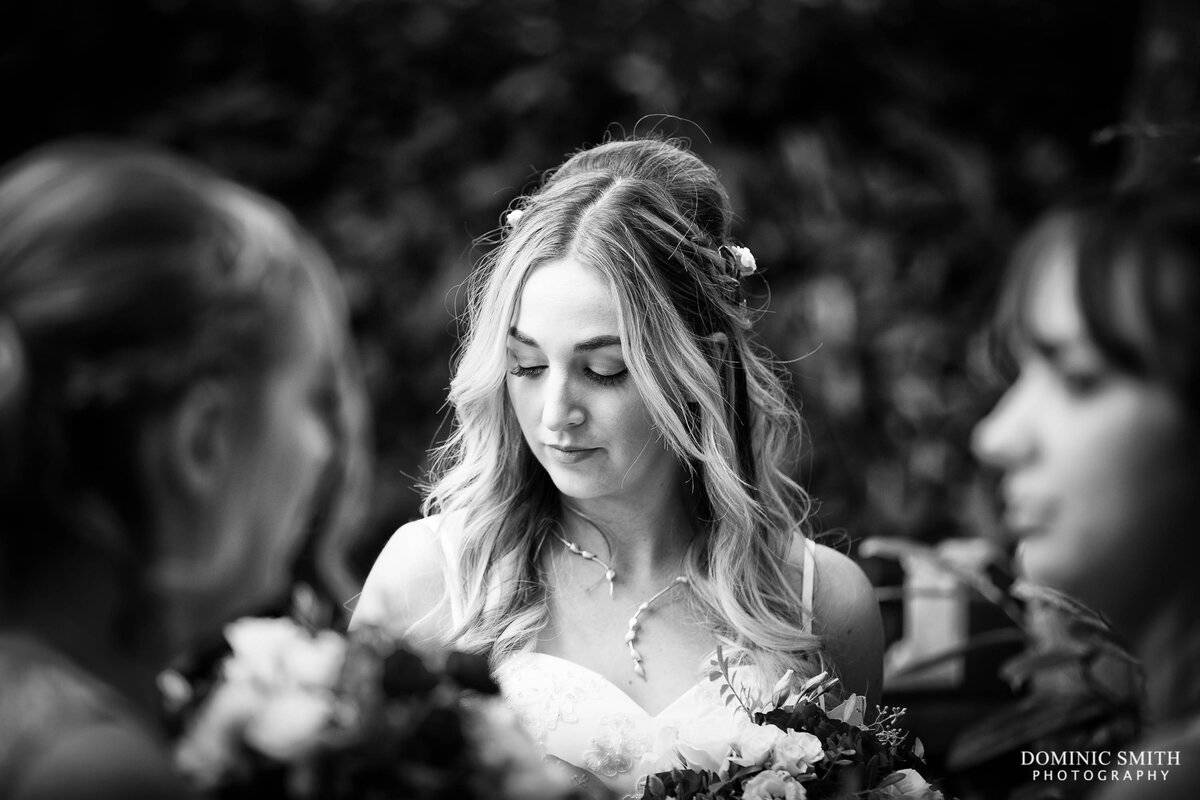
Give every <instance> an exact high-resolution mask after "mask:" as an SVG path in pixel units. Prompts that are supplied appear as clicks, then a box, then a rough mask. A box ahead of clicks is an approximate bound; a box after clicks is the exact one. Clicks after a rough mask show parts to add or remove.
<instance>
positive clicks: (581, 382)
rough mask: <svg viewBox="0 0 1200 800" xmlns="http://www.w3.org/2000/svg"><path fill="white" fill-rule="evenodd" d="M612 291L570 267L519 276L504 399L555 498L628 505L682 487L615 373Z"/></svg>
mask: <svg viewBox="0 0 1200 800" xmlns="http://www.w3.org/2000/svg"><path fill="white" fill-rule="evenodd" d="M618 330H619V328H618V325H617V308H616V304H615V302H614V300H613V296H612V292H611V290H610V289H609V286H608V284H607V283H606V282H605V280H604V279H603V277H602V276H601V275H600V273H599V272H597V271H596V270H594V269H592V268H590V267H587V266H585V265H583V264H580V263H579V262H578V261H575V260H572V259H564V260H562V261H556V262H551V263H547V264H542V265H539V266H537V267H535V268H534V269H533V270H532V271H531V272H530V274H529V276H528V278H527V280H526V282H525V286H524V289H523V290H522V292H521V296H520V302H519V306H518V310H517V315H516V319H515V320H514V323H513V327H512V329H511V330H510V331H509V335H508V377H507V379H506V381H507V388H508V397H509V400H510V402H511V403H512V407H513V410H514V411H515V413H516V417H517V421H518V423H519V424H520V426H521V432H522V433H523V434H524V437H525V441H526V443H527V444H528V445H529V449H530V450H531V451H533V455H534V457H535V458H537V460H538V463H540V464H541V465H542V466H543V467H544V468H545V470H546V472H548V473H549V475H550V478H551V480H553V481H554V485H555V486H556V487H557V488H558V490H559V491H560V492H562V494H563V495H565V496H567V497H570V498H573V499H575V500H581V501H588V500H602V499H603V500H612V499H615V500H618V501H624V502H633V503H636V499H637V498H638V497H639V496H645V495H646V494H647V493H661V492H663V491H667V490H670V489H671V487H672V486H673V485H678V484H679V483H681V482H682V474H681V468H680V466H679V464H678V462H677V460H676V458H675V457H674V455H672V454H671V453H670V452H669V451H668V450H667V449H666V447H665V445H664V443H663V441H662V439H661V438H660V437H659V436H658V434H657V433H656V431H655V427H654V424H653V422H652V420H651V417H650V413H649V410H648V409H647V408H646V404H645V403H644V402H643V400H642V397H641V395H640V393H639V392H638V390H637V388H636V387H635V386H634V383H633V379H632V378H631V376H630V375H629V372H628V370H627V369H626V365H625V358H624V356H623V354H622V350H621V339H620V335H619V333H618Z"/></svg>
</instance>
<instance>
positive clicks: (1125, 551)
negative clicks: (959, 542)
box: [1022, 400, 1200, 614]
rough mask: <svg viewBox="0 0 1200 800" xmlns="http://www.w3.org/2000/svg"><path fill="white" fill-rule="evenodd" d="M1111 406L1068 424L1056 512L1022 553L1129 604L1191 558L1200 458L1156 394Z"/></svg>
mask: <svg viewBox="0 0 1200 800" xmlns="http://www.w3.org/2000/svg"><path fill="white" fill-rule="evenodd" d="M1112 411H1113V413H1112V414H1111V415H1110V416H1107V417H1104V416H1096V417H1088V416H1086V415H1082V414H1081V415H1080V417H1079V418H1077V419H1076V425H1075V426H1074V427H1072V426H1071V425H1069V424H1064V425H1063V426H1062V428H1061V429H1060V432H1059V434H1058V436H1059V437H1060V439H1059V444H1058V447H1057V450H1056V452H1057V454H1058V458H1057V459H1056V460H1055V462H1054V470H1053V471H1052V472H1050V473H1048V474H1047V475H1046V476H1045V478H1046V480H1047V482H1048V483H1049V484H1051V485H1052V486H1053V488H1054V492H1055V496H1056V499H1057V502H1058V504H1059V515H1058V518H1057V522H1056V525H1055V527H1054V529H1053V531H1052V532H1051V534H1050V535H1048V536H1045V537H1042V538H1037V539H1033V540H1030V541H1027V542H1025V543H1024V545H1023V553H1022V560H1023V562H1024V564H1025V567H1026V570H1027V573H1028V574H1029V576H1030V577H1031V578H1033V579H1035V580H1040V581H1044V582H1047V583H1050V584H1051V585H1055V586H1057V587H1058V588H1061V589H1064V590H1066V591H1068V592H1070V593H1073V594H1076V595H1078V596H1080V597H1083V598H1084V599H1085V600H1090V601H1092V603H1093V604H1094V605H1097V606H1099V607H1100V608H1101V609H1102V610H1105V611H1108V612H1110V613H1115V614H1120V613H1122V611H1121V609H1123V608H1124V607H1125V606H1127V605H1128V604H1130V603H1135V604H1136V603H1138V602H1140V600H1138V599H1136V598H1137V596H1138V595H1142V594H1145V593H1146V592H1149V591H1150V589H1151V588H1152V587H1143V588H1140V589H1134V588H1133V587H1132V584H1133V583H1136V582H1137V581H1138V580H1140V578H1141V576H1157V577H1155V578H1154V579H1155V580H1159V581H1161V580H1162V579H1164V578H1167V579H1168V580H1169V579H1170V578H1169V577H1168V575H1173V574H1174V573H1175V572H1177V571H1178V569H1179V568H1182V567H1183V566H1184V564H1185V563H1188V561H1189V559H1187V558H1183V557H1182V556H1183V555H1184V554H1185V553H1186V552H1188V551H1190V550H1192V549H1194V548H1193V547H1192V545H1191V543H1190V538H1191V536H1190V527H1191V526H1192V525H1193V524H1194V521H1195V518H1196V513H1197V510H1198V509H1197V500H1196V495H1197V493H1196V491H1195V489H1196V486H1195V484H1196V483H1197V479H1196V474H1197V473H1196V469H1197V467H1198V466H1200V465H1198V464H1197V463H1196V462H1197V458H1196V456H1195V455H1194V454H1193V452H1192V448H1191V447H1189V446H1187V445H1186V444H1185V443H1186V442H1187V440H1188V437H1187V436H1185V435H1182V429H1181V427H1180V426H1178V425H1176V424H1175V420H1174V418H1173V417H1171V416H1170V415H1169V414H1163V413H1159V409H1158V408H1157V407H1156V406H1155V405H1154V404H1153V403H1151V402H1146V401H1145V400H1142V401H1140V402H1138V403H1136V404H1130V405H1128V406H1126V407H1124V408H1122V407H1114V408H1113V409H1112ZM1118 412H1119V413H1118ZM1114 592H1117V593H1119V594H1120V595H1121V596H1116V595H1114Z"/></svg>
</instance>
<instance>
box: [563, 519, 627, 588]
mask: <svg viewBox="0 0 1200 800" xmlns="http://www.w3.org/2000/svg"><path fill="white" fill-rule="evenodd" d="M554 535H555V536H556V537H558V540H559V541H560V542H562V543H563V544H565V545H566V546H567V549H568V550H570V551H571V552H572V553H574V554H575V555H577V556H579V557H580V558H582V559H583V560H584V561H594V562H596V563H597V564H599V565H600V566H602V567H604V580H606V581H608V596H609V597H612V596H613V581H615V580H616V579H617V571H616V570H615V569H613V568H612V567H610V566H609V565H608V564H605V563H604V562H603V561H601V560H600V559H599V557H598V556H597V555H596V554H595V553H593V552H591V551H590V550H584V549H583V548H582V547H580V546H579V545H577V544H575V543H574V542H569V541H567V540H566V539H565V538H563V537H562V536H561V535H560V534H557V533H556V534H554Z"/></svg>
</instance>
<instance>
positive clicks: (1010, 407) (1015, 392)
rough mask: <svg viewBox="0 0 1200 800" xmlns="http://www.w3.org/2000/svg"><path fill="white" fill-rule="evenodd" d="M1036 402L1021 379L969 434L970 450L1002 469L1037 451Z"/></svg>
mask: <svg viewBox="0 0 1200 800" xmlns="http://www.w3.org/2000/svg"><path fill="white" fill-rule="evenodd" d="M1036 413H1037V404H1036V403H1035V402H1034V398H1033V393H1032V392H1031V391H1030V389H1029V387H1028V385H1027V384H1026V382H1025V381H1024V380H1020V379H1019V380H1018V381H1017V382H1016V383H1014V384H1013V385H1012V386H1011V387H1009V389H1008V391H1006V392H1005V393H1004V395H1003V396H1002V397H1001V398H1000V400H999V402H997V403H996V406H995V408H993V409H992V410H991V411H990V412H989V413H988V414H987V416H985V417H984V418H983V419H981V420H980V421H979V422H978V423H977V424H976V425H975V430H974V431H973V432H972V434H971V450H972V452H974V454H975V457H976V458H978V459H979V460H980V461H981V462H983V463H984V464H987V465H989V466H992V467H999V468H1001V469H1010V468H1012V467H1015V466H1018V465H1020V464H1022V463H1024V462H1026V461H1028V460H1029V459H1030V458H1032V457H1033V456H1034V454H1035V453H1036V449H1037V448H1036V434H1035V424H1034V423H1035V422H1036V416H1035V415H1036Z"/></svg>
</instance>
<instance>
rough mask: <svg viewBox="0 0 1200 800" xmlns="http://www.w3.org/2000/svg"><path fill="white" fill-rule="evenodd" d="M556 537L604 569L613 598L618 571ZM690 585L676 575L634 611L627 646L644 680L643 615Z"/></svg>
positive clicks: (594, 556)
mask: <svg viewBox="0 0 1200 800" xmlns="http://www.w3.org/2000/svg"><path fill="white" fill-rule="evenodd" d="M554 535H555V536H556V537H558V540H559V541H560V542H562V543H563V544H564V545H566V547H567V550H569V551H571V552H572V553H574V554H575V555H577V556H579V557H580V558H582V559H583V560H584V561H592V562H594V563H596V564H599V565H600V566H602V567H604V579H605V580H606V581H608V596H609V597H612V596H613V582H614V581H615V580H616V577H617V571H616V570H615V569H613V568H612V567H611V566H609V565H608V564H606V563H604V562H603V561H601V560H600V559H599V558H598V557H597V556H596V554H595V553H593V552H591V551H589V550H584V549H583V548H581V547H580V546H579V545H577V544H575V543H574V542H572V541H569V540H567V539H566V538H564V537H563V536H561V535H559V534H557V533H556V534H554ZM688 583H690V581H689V580H688V577H687V576H686V575H676V576H675V577H674V578H673V579H672V580H671V582H670V583H668V584H667V585H666V586H664V587H663V588H661V589H659V590H658V591H657V592H655V593H654V594H653V595H652V596H651V597H650V598H649V599H648V600H645V601H644V602H641V603H638V607H637V610H636V611H634V612H633V616H632V617H630V618H629V628H628V630H626V631H625V644H626V645H627V646H628V647H629V658H630V659H631V660H632V661H633V673H634V674H635V675H637V676H638V677H639V678H641V679H643V680H645V678H646V668H645V667H643V666H642V654H641V653H640V652H638V649H637V640H638V629H639V628H641V625H642V619H641V618H642V614H645V613H646V612H647V611H649V610H650V606H652V605H654V602H655V601H656V600H658V598H660V597H662V596H663V595H664V594H666V593H667V592H669V591H671V590H672V589H674V588H675V587H676V586H680V585H683V584H688Z"/></svg>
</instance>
